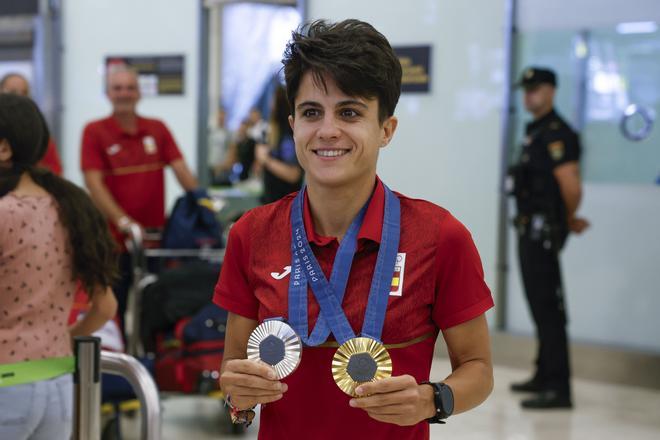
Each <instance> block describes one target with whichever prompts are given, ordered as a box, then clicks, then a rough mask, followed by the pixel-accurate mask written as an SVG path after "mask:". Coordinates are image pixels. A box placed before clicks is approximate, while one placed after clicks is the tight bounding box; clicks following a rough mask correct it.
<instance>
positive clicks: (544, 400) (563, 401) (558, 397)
mask: <svg viewBox="0 0 660 440" xmlns="http://www.w3.org/2000/svg"><path fill="white" fill-rule="evenodd" d="M520 406H522V407H523V408H524V409H558V408H563V409H570V408H573V402H571V397H570V396H569V395H567V394H564V393H560V392H558V391H554V390H546V391H543V392H541V393H539V394H538V395H537V396H536V397H532V398H530V399H526V400H523V401H522V402H521V403H520Z"/></svg>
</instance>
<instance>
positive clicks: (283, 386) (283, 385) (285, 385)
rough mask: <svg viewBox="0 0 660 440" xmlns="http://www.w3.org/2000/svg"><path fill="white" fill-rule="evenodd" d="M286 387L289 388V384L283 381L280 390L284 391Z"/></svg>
mask: <svg viewBox="0 0 660 440" xmlns="http://www.w3.org/2000/svg"><path fill="white" fill-rule="evenodd" d="M288 389H289V385H287V384H285V383H283V384H282V392H284V393H286V390H288Z"/></svg>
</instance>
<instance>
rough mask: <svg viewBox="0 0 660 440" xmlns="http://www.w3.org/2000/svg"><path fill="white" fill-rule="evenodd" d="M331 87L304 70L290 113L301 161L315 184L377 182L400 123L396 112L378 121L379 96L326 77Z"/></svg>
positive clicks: (346, 184)
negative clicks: (347, 89)
mask: <svg viewBox="0 0 660 440" xmlns="http://www.w3.org/2000/svg"><path fill="white" fill-rule="evenodd" d="M324 79H325V83H326V86H327V91H326V90H324V89H323V87H322V86H320V85H319V84H316V82H315V81H314V78H313V75H312V74H311V73H310V72H307V73H305V74H304V75H303V77H302V80H301V82H300V87H299V89H298V93H297V95H296V100H295V103H294V104H295V108H294V112H295V113H294V116H293V117H290V118H289V122H290V123H291V128H292V129H293V137H294V140H295V144H296V154H297V156H298V162H299V163H300V165H301V166H302V168H303V169H304V170H305V173H306V179H307V182H308V184H309V185H312V186H323V187H328V188H330V187H342V186H358V187H359V186H361V185H373V182H374V179H375V176H376V163H377V161H378V152H379V150H380V148H382V147H384V146H385V145H387V144H388V143H389V141H390V140H391V139H392V136H393V135H394V131H395V130H396V126H397V119H396V118H395V117H394V116H390V117H388V118H386V119H385V121H384V122H383V123H382V124H381V123H379V121H378V100H377V99H376V98H374V99H368V98H364V97H358V96H348V95H346V94H345V93H344V92H342V91H341V90H340V89H339V88H338V87H337V85H336V83H335V81H334V80H333V79H332V78H330V77H328V76H325V77H324Z"/></svg>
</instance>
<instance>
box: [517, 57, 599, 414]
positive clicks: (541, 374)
mask: <svg viewBox="0 0 660 440" xmlns="http://www.w3.org/2000/svg"><path fill="white" fill-rule="evenodd" d="M519 85H520V86H522V87H523V88H524V91H525V108H526V109H527V110H528V111H529V112H530V113H531V114H532V116H533V117H534V120H533V121H532V122H531V123H529V124H527V128H526V138H525V142H524V145H523V147H522V151H521V154H520V159H519V161H518V163H517V164H516V165H515V166H513V167H512V168H511V170H510V176H511V177H512V182H513V188H512V192H513V195H514V196H515V198H516V204H517V215H516V217H515V220H514V224H515V226H516V229H517V231H518V251H519V257H520V269H521V273H522V279H523V285H524V288H525V294H526V296H527V300H528V302H529V307H530V310H531V313H532V317H533V319H534V323H535V325H536V331H537V337H538V354H537V359H536V372H535V374H534V376H533V377H532V378H531V379H530V380H528V381H526V382H521V383H514V384H512V385H511V389H512V390H513V391H516V392H533V393H537V394H536V396H534V397H532V398H529V399H527V400H523V402H522V406H523V408H539V409H540V408H571V407H572V400H571V386H570V367H569V357H568V341H567V334H566V323H567V319H566V310H565V303H564V293H563V287H562V281H561V270H560V265H559V252H560V251H561V249H562V248H563V246H564V244H565V242H566V238H567V237H568V234H569V232H575V233H581V232H582V231H583V230H584V229H586V228H587V227H588V222H587V221H586V220H584V219H581V218H578V217H576V216H575V213H576V211H577V208H578V205H579V203H580V199H581V182H580V170H579V160H580V141H579V138H578V135H577V134H576V133H575V132H574V131H573V130H572V129H571V127H570V126H569V125H568V124H567V123H566V122H565V121H564V120H563V119H562V118H561V117H560V116H559V115H558V114H557V112H556V111H555V110H554V95H555V89H556V87H557V77H556V75H555V73H554V72H553V71H551V70H549V69H543V68H537V67H532V68H528V69H526V70H525V71H524V72H523V75H522V78H521V80H520V83H519Z"/></svg>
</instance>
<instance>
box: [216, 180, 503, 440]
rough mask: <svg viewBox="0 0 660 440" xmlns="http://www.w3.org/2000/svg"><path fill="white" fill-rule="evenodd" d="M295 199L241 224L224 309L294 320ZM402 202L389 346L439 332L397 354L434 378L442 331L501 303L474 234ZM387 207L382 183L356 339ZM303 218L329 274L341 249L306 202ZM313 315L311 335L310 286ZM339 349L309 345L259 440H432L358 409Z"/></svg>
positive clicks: (370, 211) (353, 299)
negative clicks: (341, 369)
mask: <svg viewBox="0 0 660 440" xmlns="http://www.w3.org/2000/svg"><path fill="white" fill-rule="evenodd" d="M294 196H295V194H292V195H289V196H286V197H284V198H283V199H281V200H280V201H278V202H275V203H272V204H270V205H266V206H262V207H259V208H256V209H254V210H252V211H250V212H248V213H247V214H246V215H244V216H243V217H242V218H241V219H240V220H239V221H238V222H237V223H236V224H235V225H234V227H233V228H232V230H231V233H230V235H229V240H228V244H227V252H226V254H225V260H224V263H223V266H222V271H221V274H220V279H219V281H218V284H217V286H216V289H215V295H214V301H215V303H216V304H218V305H219V306H220V307H223V308H225V309H227V310H228V311H230V312H232V313H236V314H238V315H241V316H244V317H247V318H250V319H255V320H258V321H260V322H261V321H263V320H264V319H266V318H272V317H285V318H286V317H287V307H288V303H287V297H288V286H289V275H286V276H283V275H284V274H285V273H286V272H287V270H286V267H287V266H290V265H291V251H290V243H291V224H290V218H289V215H290V212H291V205H292V202H293V198H294ZM396 196H397V197H398V198H399V200H400V202H401V239H400V244H399V256H400V257H403V255H402V254H405V264H400V265H398V266H397V268H396V270H395V279H397V280H398V284H399V285H400V291H399V292H395V293H400V295H393V294H390V298H389V303H388V308H387V315H386V318H385V325H384V328H383V334H382V340H383V342H384V343H385V344H396V343H404V342H406V341H411V340H413V339H415V338H418V337H420V336H422V335H425V334H432V337H428V338H426V339H424V340H423V341H421V342H418V343H416V344H413V345H408V346H406V347H405V348H392V349H390V350H389V352H390V356H391V357H392V364H393V372H392V374H393V375H395V376H399V375H404V374H410V375H412V376H414V377H415V378H416V379H417V381H418V382H421V381H424V380H428V379H429V372H430V369H431V361H432V359H433V348H434V345H435V340H436V337H437V335H438V332H439V331H440V330H444V329H447V328H450V327H453V326H455V325H458V324H461V323H463V322H466V321H468V320H470V319H473V318H475V317H477V316H479V315H481V314H483V313H484V312H485V311H486V310H488V309H489V308H490V307H492V306H493V300H492V298H491V295H490V291H489V290H488V287H487V286H486V284H485V282H484V279H483V278H484V277H483V269H482V266H481V261H480V259H479V254H478V253H477V249H476V248H475V246H474V243H473V241H472V238H471V236H470V233H469V232H468V231H467V229H466V228H465V227H464V226H463V225H462V224H461V223H460V222H458V220H456V219H455V218H454V217H453V216H452V215H451V214H449V212H448V211H446V210H445V209H443V208H440V207H439V206H436V205H434V204H432V203H430V202H426V201H424V200H416V199H410V198H408V197H405V196H403V195H401V194H396ZM383 208H384V190H383V187H382V184H381V183H380V181H378V183H377V185H376V189H375V191H374V196H373V197H372V199H371V202H370V205H369V207H368V208H367V212H366V214H365V218H364V223H363V224H362V227H361V229H360V232H359V234H358V251H357V253H356V254H355V257H354V260H353V266H352V268H351V273H350V276H349V280H348V285H347V291H346V294H345V297H344V301H343V304H342V305H343V308H344V312H345V313H346V316H347V318H348V320H349V322H350V324H351V326H352V327H353V330H354V331H355V333H356V334H359V332H360V329H361V328H362V321H363V318H364V311H365V308H366V305H367V298H368V295H369V288H370V285H371V278H372V275H373V270H374V267H375V262H376V256H377V253H378V247H379V243H380V234H381V228H382V220H383ZM304 221H305V228H306V230H307V235H308V239H309V241H310V243H311V246H312V249H313V251H314V255H316V258H317V259H318V261H319V264H320V265H321V268H322V269H323V272H324V273H325V274H326V277H329V276H330V273H331V270H332V264H333V262H334V257H335V253H336V251H337V248H338V246H339V244H338V242H337V240H336V239H335V238H330V237H322V236H319V235H317V234H316V233H315V231H314V227H313V221H312V218H311V214H310V211H309V206H308V203H305V208H304ZM396 284H397V281H395V280H394V279H393V288H392V290H393V291H395V290H397V288H396V287H395V285H396ZM308 309H309V320H310V329H311V328H313V325H314V324H315V322H316V319H317V317H318V313H319V305H318V303H317V302H316V299H315V298H314V296H313V294H312V292H311V289H310V290H309V300H308ZM331 338H332V336H331ZM335 350H336V349H335V348H310V347H305V348H304V350H303V356H302V361H301V363H300V366H299V367H298V369H297V370H296V371H295V372H294V373H293V374H292V375H291V376H289V377H287V378H286V379H284V382H286V383H287V384H288V386H289V389H288V391H287V392H286V393H285V394H284V397H283V398H282V399H281V400H279V401H277V402H274V403H269V404H267V405H265V406H262V410H261V422H260V430H259V438H260V439H268V440H270V439H289V440H291V439H311V438H313V439H315V440H323V439H328V440H330V439H338V438H375V439H392V440H394V439H396V440H402V439H410V440H419V439H425V438H428V437H429V429H428V424H427V423H426V422H422V423H419V424H417V425H415V426H411V427H400V426H397V425H393V424H387V423H381V422H378V421H376V420H373V419H371V418H370V417H369V416H368V415H367V413H366V412H364V410H361V409H355V408H351V407H350V406H349V405H348V401H349V400H350V397H349V396H348V395H346V394H344V393H343V392H342V391H341V390H340V389H339V388H338V387H337V385H336V384H335V382H334V380H333V378H332V373H331V361H332V357H333V355H334V352H335ZM435 379H436V380H438V379H440V378H435Z"/></svg>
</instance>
